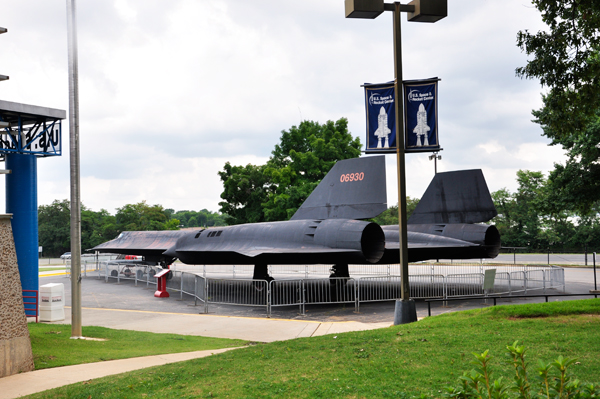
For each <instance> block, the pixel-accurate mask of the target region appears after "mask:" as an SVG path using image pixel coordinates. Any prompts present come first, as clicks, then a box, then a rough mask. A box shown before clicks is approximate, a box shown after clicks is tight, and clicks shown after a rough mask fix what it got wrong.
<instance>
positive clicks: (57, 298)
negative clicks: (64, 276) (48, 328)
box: [40, 283, 65, 321]
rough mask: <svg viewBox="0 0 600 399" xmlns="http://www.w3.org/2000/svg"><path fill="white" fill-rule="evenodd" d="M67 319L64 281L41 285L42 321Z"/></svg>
mask: <svg viewBox="0 0 600 399" xmlns="http://www.w3.org/2000/svg"><path fill="white" fill-rule="evenodd" d="M64 319H65V286H64V284H62V283H58V284H46V285H42V286H40V321H59V320H64Z"/></svg>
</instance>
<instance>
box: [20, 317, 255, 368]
mask: <svg viewBox="0 0 600 399" xmlns="http://www.w3.org/2000/svg"><path fill="white" fill-rule="evenodd" d="M28 327H29V335H30V337H31V348H32V351H33V362H34V364H35V369H36V370H39V369H45V368H49V367H59V366H68V365H72V364H82V363H93V362H101V361H105V360H115V359H128V358H131V357H139V356H150V355H159V354H164V353H179V352H193V351H201V350H206V349H218V348H231V347H236V346H243V345H245V344H246V342H245V341H241V340H235V339H222V338H206V337H196V336H191V335H177V334H154V333H148V332H140V331H129V330H112V329H110V328H104V327H83V336H84V337H90V338H101V339H104V340H105V341H91V340H73V339H70V336H71V325H66V324H42V323H29V324H28Z"/></svg>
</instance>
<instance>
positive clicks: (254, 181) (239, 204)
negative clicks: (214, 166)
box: [219, 118, 361, 224]
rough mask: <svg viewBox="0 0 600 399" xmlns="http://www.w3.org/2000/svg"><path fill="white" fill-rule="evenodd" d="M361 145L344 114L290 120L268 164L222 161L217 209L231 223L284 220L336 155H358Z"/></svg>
mask: <svg viewBox="0 0 600 399" xmlns="http://www.w3.org/2000/svg"><path fill="white" fill-rule="evenodd" d="M360 148H361V144H360V140H359V139H358V138H355V137H353V136H352V134H351V133H349V132H348V121H347V120H346V119H345V118H341V119H339V120H338V121H336V122H333V121H328V122H327V123H325V124H323V125H321V124H319V123H317V122H312V121H303V122H301V123H300V125H298V126H292V127H291V128H290V129H289V130H287V131H286V130H284V131H282V132H281V139H280V142H279V144H277V145H275V149H274V150H273V152H272V153H271V154H272V156H271V158H270V159H269V161H268V162H267V164H266V165H260V166H255V165H247V166H246V167H242V166H232V165H231V164H229V163H226V164H225V167H224V170H223V171H222V172H219V176H220V177H221V180H222V181H223V187H224V190H223V193H222V194H221V198H222V199H223V200H224V201H222V202H220V203H219V205H220V206H221V212H222V213H223V214H225V215H226V220H227V223H229V224H238V223H252V222H263V221H276V220H287V219H289V218H291V217H292V216H293V214H294V213H295V212H296V210H297V209H298V208H299V207H300V205H301V204H302V203H303V202H304V201H305V200H306V198H308V196H309V195H310V193H311V192H312V191H313V190H314V188H315V187H316V186H317V185H318V184H319V182H320V181H321V179H323V177H325V175H326V174H327V173H328V172H329V170H330V169H331V168H332V167H333V165H335V163H336V162H337V161H339V160H341V159H348V158H355V157H358V156H359V155H360Z"/></svg>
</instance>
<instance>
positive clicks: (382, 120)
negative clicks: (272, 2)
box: [375, 107, 392, 148]
mask: <svg viewBox="0 0 600 399" xmlns="http://www.w3.org/2000/svg"><path fill="white" fill-rule="evenodd" d="M390 133H392V131H391V130H390V129H389V128H388V115H387V113H386V112H385V108H384V107H381V109H380V110H379V115H378V116H377V130H375V136H377V148H381V147H382V146H381V139H382V138H383V139H384V140H385V141H384V144H383V147H384V148H388V147H389V146H390V143H389V139H388V136H389V135H390Z"/></svg>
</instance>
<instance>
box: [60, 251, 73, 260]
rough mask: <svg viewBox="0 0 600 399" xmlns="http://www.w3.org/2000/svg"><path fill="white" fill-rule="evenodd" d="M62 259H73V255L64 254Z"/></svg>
mask: <svg viewBox="0 0 600 399" xmlns="http://www.w3.org/2000/svg"><path fill="white" fill-rule="evenodd" d="M60 258H61V259H71V253H70V252H65V253H64V254H62V255H61V256H60Z"/></svg>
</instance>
